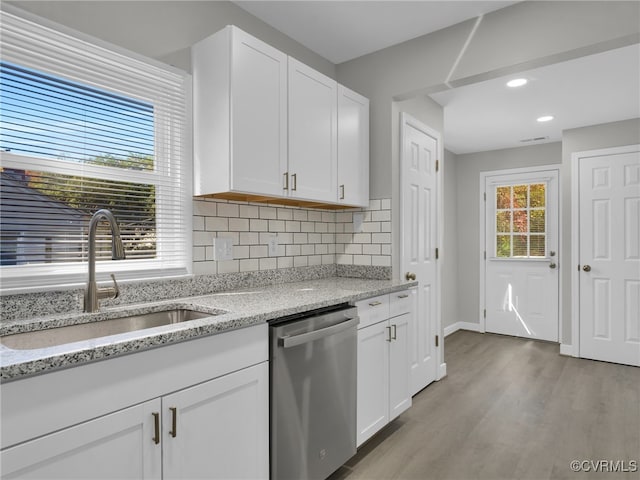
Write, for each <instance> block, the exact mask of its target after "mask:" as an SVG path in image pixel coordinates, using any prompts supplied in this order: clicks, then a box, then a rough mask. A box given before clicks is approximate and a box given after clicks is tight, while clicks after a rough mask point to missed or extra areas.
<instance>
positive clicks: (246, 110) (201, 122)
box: [192, 26, 287, 196]
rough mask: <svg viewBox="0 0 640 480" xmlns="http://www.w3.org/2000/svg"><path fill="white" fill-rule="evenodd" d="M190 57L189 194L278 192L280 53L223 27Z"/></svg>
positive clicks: (283, 64) (283, 90)
mask: <svg viewBox="0 0 640 480" xmlns="http://www.w3.org/2000/svg"><path fill="white" fill-rule="evenodd" d="M192 60H193V62H192V63H193V111H194V127H195V128H194V165H195V168H194V180H195V181H194V195H205V194H213V193H220V192H240V193H249V194H261V195H272V196H281V195H283V181H282V179H283V174H284V172H285V171H286V164H287V56H286V55H285V54H284V53H282V52H280V51H278V50H276V49H275V48H273V47H271V46H269V45H267V44H266V43H264V42H262V41H260V40H258V39H256V38H254V37H252V36H251V35H249V34H247V33H245V32H243V31H242V30H239V29H238V28H236V27H233V26H228V27H225V28H224V29H223V30H221V31H219V32H218V33H216V34H214V35H212V36H211V37H208V38H206V39H204V40H202V41H201V42H199V43H197V44H196V45H194V46H193V48H192Z"/></svg>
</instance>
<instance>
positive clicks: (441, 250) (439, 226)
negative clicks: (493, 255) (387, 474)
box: [397, 112, 447, 381]
mask: <svg viewBox="0 0 640 480" xmlns="http://www.w3.org/2000/svg"><path fill="white" fill-rule="evenodd" d="M408 126H411V127H413V128H415V129H416V130H420V131H422V132H424V133H425V134H426V135H429V136H430V137H433V138H434V139H435V140H436V142H437V144H438V146H437V159H438V160H439V168H438V171H437V173H438V175H436V202H437V205H436V212H437V213H436V225H435V228H436V246H437V247H438V259H437V261H436V279H435V287H436V291H435V299H436V325H435V331H436V332H438V333H437V335H438V337H439V339H440V341H439V342H438V346H437V347H435V348H436V381H437V380H440V379H441V378H443V377H445V376H446V375H447V364H446V363H445V362H444V333H443V331H442V293H441V292H442V264H443V263H444V260H443V258H446V256H445V245H444V242H443V238H444V236H443V230H444V228H443V227H444V221H443V220H444V209H443V205H442V199H443V195H442V193H443V192H442V175H443V174H444V145H443V144H442V134H441V133H440V132H438V131H437V130H434V129H433V128H431V127H429V126H427V125H425V124H424V123H422V122H421V121H419V120H418V119H416V118H415V117H413V116H412V115H410V114H409V113H407V112H400V141H399V142H398V143H399V144H400V145H399V147H400V153H399V160H400V161H399V165H398V169H399V175H398V187H399V188H398V205H399V208H398V210H397V212H398V216H399V222H398V225H399V226H400V228H399V231H400V234H399V235H398V241H399V249H398V251H399V252H400V261H399V265H398V266H399V268H398V275H397V278H398V279H400V281H406V280H405V278H404V272H403V270H402V263H403V258H404V254H405V252H404V231H405V230H404V220H403V216H402V214H401V213H400V212H402V209H403V208H404V200H403V195H402V180H403V178H404V177H403V175H404V168H403V167H404V165H405V163H406V161H407V160H406V158H405V155H404V141H405V137H406V132H407V127H408Z"/></svg>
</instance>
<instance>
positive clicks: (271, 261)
mask: <svg viewBox="0 0 640 480" xmlns="http://www.w3.org/2000/svg"><path fill="white" fill-rule="evenodd" d="M275 268H278V259H277V258H275V257H273V258H261V259H260V270H273V269H275Z"/></svg>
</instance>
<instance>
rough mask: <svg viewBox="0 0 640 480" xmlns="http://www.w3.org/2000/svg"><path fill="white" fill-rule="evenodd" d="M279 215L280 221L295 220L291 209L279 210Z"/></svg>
mask: <svg viewBox="0 0 640 480" xmlns="http://www.w3.org/2000/svg"><path fill="white" fill-rule="evenodd" d="M277 215H278V220H293V210H291V209H290V208H279V209H278V213H277Z"/></svg>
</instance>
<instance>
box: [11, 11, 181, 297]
mask: <svg viewBox="0 0 640 480" xmlns="http://www.w3.org/2000/svg"><path fill="white" fill-rule="evenodd" d="M1 15H2V17H1V23H0V27H1V28H2V31H3V49H2V54H1V59H0V108H1V111H2V115H1V116H0V151H1V153H2V166H1V167H0V177H1V190H0V192H1V198H0V200H1V216H0V219H1V222H2V224H1V245H2V248H1V252H0V269H1V273H2V290H3V291H13V290H16V289H17V290H24V289H28V288H29V287H43V286H47V285H48V284H52V285H60V284H61V283H71V284H74V283H78V282H83V281H84V276H86V264H84V262H86V259H87V245H86V244H87V229H88V223H89V220H90V218H91V216H92V214H93V213H94V212H95V211H96V210H98V209H100V208H107V209H109V210H111V211H112V213H113V214H114V215H115V217H116V220H117V221H118V225H119V227H120V230H121V234H122V239H123V242H124V245H125V251H126V255H127V259H126V260H124V261H119V262H109V265H108V266H107V269H105V271H104V274H105V275H106V273H108V272H119V273H118V275H119V277H121V278H149V277H156V276H165V275H177V274H184V273H187V271H188V265H189V261H190V255H189V254H188V253H187V252H188V251H189V250H190V249H189V248H188V247H187V245H188V238H189V237H188V235H189V234H190V231H191V228H190V223H189V220H188V219H189V218H190V215H188V214H187V215H185V213H188V211H189V205H190V201H189V200H190V199H189V192H188V188H187V185H188V183H187V182H189V181H190V178H189V173H190V171H189V168H185V166H186V165H189V164H190V160H189V158H188V153H189V151H188V148H187V145H188V138H189V137H188V136H189V123H188V113H189V111H188V108H187V106H188V101H189V100H190V99H189V77H188V75H186V74H184V73H182V72H178V71H177V70H173V69H172V68H171V67H168V66H167V67H165V66H159V65H156V64H154V63H153V62H152V61H148V60H141V59H139V58H135V55H132V54H129V53H126V54H125V53H122V52H121V51H118V49H117V48H114V47H109V48H106V47H104V46H102V45H98V43H99V42H97V41H87V40H85V39H81V38H79V35H78V34H73V35H70V34H68V33H67V32H65V31H62V30H63V29H62V28H55V29H53V28H50V26H44V25H43V24H42V22H40V21H38V22H37V23H36V22H35V21H33V19H27V18H24V17H22V16H18V15H14V14H13V13H11V12H5V11H3V12H1ZM97 239H98V241H97V245H98V246H99V249H98V252H97V258H98V260H106V259H109V260H110V258H111V255H110V252H111V247H110V245H111V239H110V233H109V229H108V227H107V226H106V225H102V226H101V229H99V231H98V237H97ZM107 270H108V272H107ZM98 272H100V267H98Z"/></svg>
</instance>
